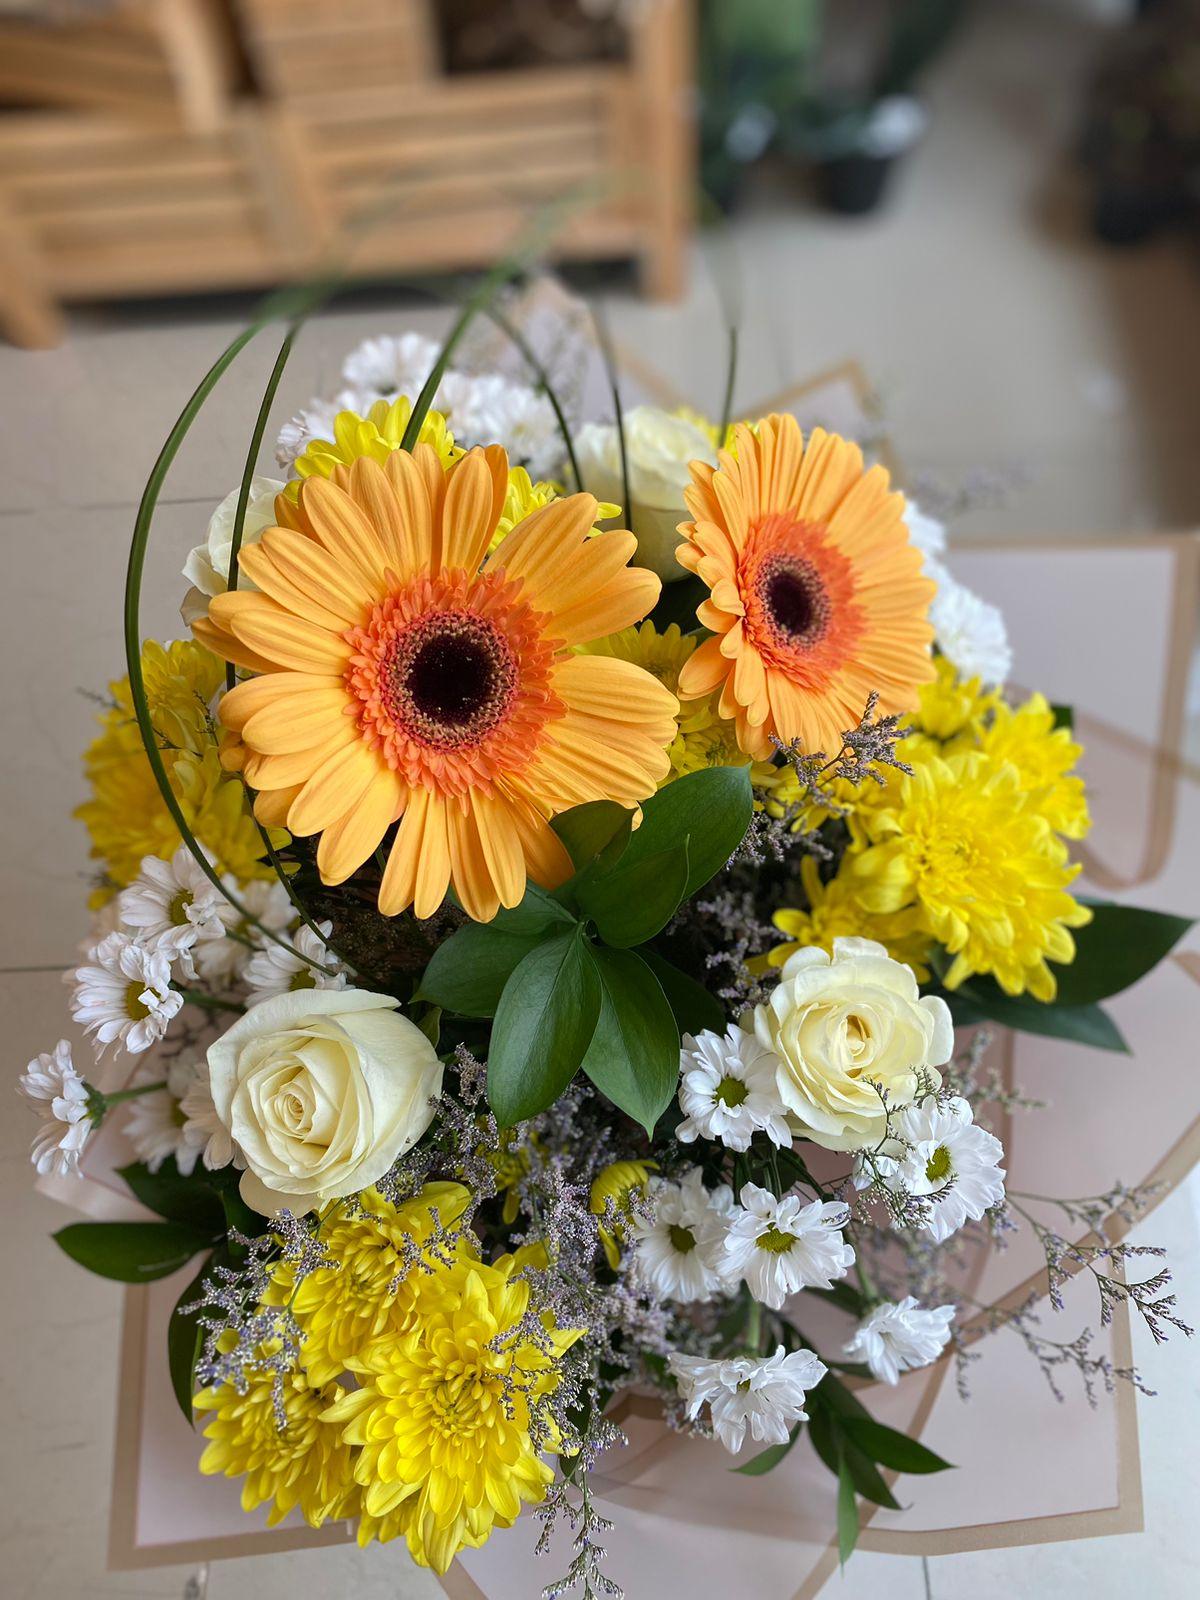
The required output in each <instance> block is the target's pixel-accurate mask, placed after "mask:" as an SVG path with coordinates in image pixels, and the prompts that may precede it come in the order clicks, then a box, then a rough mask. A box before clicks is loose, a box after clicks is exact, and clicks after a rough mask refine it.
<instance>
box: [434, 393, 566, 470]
mask: <svg viewBox="0 0 1200 1600" xmlns="http://www.w3.org/2000/svg"><path fill="white" fill-rule="evenodd" d="M456 377H457V379H458V383H457V387H456V388H454V389H453V390H451V388H450V385H449V378H450V374H447V382H446V384H444V385H443V387H444V388H446V390H447V398H448V401H449V404H448V406H447V416H448V417H449V419H450V421H451V425H452V427H453V428H454V435H455V438H456V439H457V440H458V441H459V443H460V444H463V445H467V446H470V445H475V444H482V445H487V444H494V443H495V442H496V441H497V440H501V441H503V443H504V447H505V449H506V450H507V451H508V457H509V461H510V462H511V463H512V465H513V466H518V467H524V468H525V469H526V470H527V471H528V472H529V474H530V476H531V477H533V478H535V479H536V478H545V477H549V476H550V475H552V474H553V472H554V471H555V469H556V468H557V467H558V466H559V464H560V462H561V461H562V455H563V446H562V435H561V434H560V433H559V431H558V423H557V420H556V419H555V416H554V409H553V407H552V406H551V404H550V402H549V401H548V400H547V399H546V397H545V395H541V394H538V393H537V392H536V391H535V390H533V389H531V388H529V386H528V385H527V384H523V383H511V382H510V381H509V380H508V379H507V378H502V377H500V375H499V374H498V373H482V374H480V375H478V376H468V375H466V374H457V375H456ZM439 393H440V391H439Z"/></svg>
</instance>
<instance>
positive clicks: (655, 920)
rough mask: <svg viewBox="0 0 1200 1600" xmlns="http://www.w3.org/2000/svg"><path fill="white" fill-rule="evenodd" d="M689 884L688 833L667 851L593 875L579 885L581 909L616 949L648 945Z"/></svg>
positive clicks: (604, 938)
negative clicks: (648, 941) (597, 875)
mask: <svg viewBox="0 0 1200 1600" xmlns="http://www.w3.org/2000/svg"><path fill="white" fill-rule="evenodd" d="M687 883H688V836H687V834H684V835H683V837H682V838H681V839H680V840H679V841H678V842H677V843H676V844H674V845H672V846H671V848H670V849H669V850H662V851H660V852H659V853H658V854H657V855H653V856H645V857H643V859H642V860H640V861H623V862H622V863H621V864H620V865H619V866H617V867H616V868H614V869H613V870H612V871H611V872H606V873H603V874H602V875H601V876H599V877H592V878H590V879H588V881H587V882H586V883H584V884H583V885H582V886H581V888H580V890H579V909H580V910H581V911H582V912H583V913H584V915H585V916H589V917H591V919H592V921H593V922H594V923H595V924H596V929H597V931H598V933H599V934H600V937H601V938H602V939H603V940H604V942H605V943H606V944H610V945H614V946H615V947H616V948H617V949H618V950H627V949H629V947H630V946H631V945H635V944H645V942H646V940H647V939H653V937H654V935H655V934H656V933H659V932H661V930H662V929H663V928H664V927H665V926H666V924H667V923H668V922H669V921H670V920H671V918H672V917H673V916H674V914H675V911H676V909H677V907H678V905H679V902H680V901H681V900H682V899H683V895H684V891H685V890H686V888H687Z"/></svg>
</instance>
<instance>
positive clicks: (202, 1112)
mask: <svg viewBox="0 0 1200 1600" xmlns="http://www.w3.org/2000/svg"><path fill="white" fill-rule="evenodd" d="M179 1110H180V1112H181V1113H182V1116H183V1119H184V1121H183V1131H184V1133H185V1135H186V1136H187V1139H188V1141H189V1143H191V1144H193V1145H195V1146H197V1147H198V1148H199V1150H200V1152H201V1160H202V1161H203V1163H204V1165H205V1167H206V1168H207V1169H208V1171H209V1172H215V1171H216V1170H217V1168H218V1167H227V1166H228V1165H229V1163H230V1162H231V1161H232V1160H233V1157H234V1149H233V1140H232V1139H231V1138H230V1135H229V1129H228V1128H227V1127H226V1126H225V1124H224V1123H223V1122H222V1121H221V1119H220V1117H219V1116H218V1115H217V1108H216V1106H215V1105H214V1104H213V1097H212V1085H211V1083H210V1081H209V1076H208V1062H207V1061H197V1062H196V1063H195V1070H194V1072H193V1076H192V1081H191V1083H189V1084H188V1086H187V1089H186V1091H185V1093H184V1096H183V1098H182V1100H181V1101H180V1102H179Z"/></svg>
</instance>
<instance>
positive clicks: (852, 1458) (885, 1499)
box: [834, 1423, 900, 1511]
mask: <svg viewBox="0 0 1200 1600" xmlns="http://www.w3.org/2000/svg"><path fill="white" fill-rule="evenodd" d="M834 1431H835V1432H836V1433H837V1435H838V1444H839V1448H840V1450H841V1452H842V1464H843V1466H845V1467H848V1468H849V1471H850V1477H851V1478H852V1480H853V1482H854V1487H855V1488H856V1489H857V1490H858V1492H859V1494H861V1495H862V1497H863V1499H864V1500H870V1501H871V1502H872V1503H873V1504H874V1505H877V1506H886V1507H887V1509H888V1510H889V1511H899V1510H900V1502H899V1500H897V1499H896V1497H895V1495H894V1494H893V1493H892V1491H891V1490H890V1489H889V1488H888V1486H887V1484H886V1483H884V1481H883V1478H882V1477H881V1476H880V1472H879V1468H878V1467H877V1466H876V1465H875V1463H874V1462H873V1461H872V1460H871V1459H870V1458H869V1457H868V1456H866V1455H864V1454H863V1452H862V1451H861V1450H860V1449H859V1448H858V1446H857V1445H856V1444H855V1443H854V1442H853V1440H852V1439H851V1437H850V1434H849V1431H848V1429H847V1427H846V1426H845V1424H844V1423H835V1425H834Z"/></svg>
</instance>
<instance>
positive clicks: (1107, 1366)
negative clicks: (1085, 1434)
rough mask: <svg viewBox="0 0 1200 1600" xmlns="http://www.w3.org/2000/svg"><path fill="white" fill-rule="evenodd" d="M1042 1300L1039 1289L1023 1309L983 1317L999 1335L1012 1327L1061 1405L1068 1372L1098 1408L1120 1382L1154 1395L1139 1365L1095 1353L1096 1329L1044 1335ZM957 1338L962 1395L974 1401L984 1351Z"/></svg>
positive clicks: (956, 1334) (987, 1310)
mask: <svg viewBox="0 0 1200 1600" xmlns="http://www.w3.org/2000/svg"><path fill="white" fill-rule="evenodd" d="M1040 1299H1041V1296H1040V1295H1039V1294H1038V1293H1037V1292H1036V1291H1035V1292H1034V1293H1033V1294H1031V1295H1029V1296H1028V1298H1027V1299H1025V1300H1023V1301H1022V1302H1021V1304H1020V1305H1018V1306H1010V1307H1007V1308H1002V1307H997V1306H990V1307H984V1308H982V1310H981V1315H982V1318H983V1327H984V1331H985V1332H987V1333H997V1332H999V1331H1000V1330H1001V1329H1002V1328H1010V1329H1011V1330H1012V1331H1013V1332H1014V1333H1015V1334H1016V1335H1017V1336H1018V1337H1019V1338H1020V1340H1021V1342H1022V1344H1023V1345H1024V1346H1025V1349H1026V1350H1027V1351H1028V1352H1029V1354H1030V1355H1031V1356H1032V1357H1033V1359H1034V1360H1035V1361H1036V1362H1037V1366H1038V1370H1039V1371H1040V1372H1041V1374H1042V1376H1043V1377H1044V1378H1045V1380H1046V1384H1047V1386H1048V1388H1049V1390H1050V1392H1051V1394H1052V1395H1053V1396H1054V1398H1055V1399H1056V1400H1057V1401H1059V1402H1060V1403H1062V1402H1063V1401H1064V1400H1065V1399H1066V1396H1065V1395H1064V1393H1063V1390H1062V1387H1061V1385H1060V1383H1059V1381H1058V1380H1059V1376H1060V1375H1061V1374H1062V1373H1063V1372H1066V1371H1074V1372H1076V1373H1077V1374H1078V1376H1079V1379H1080V1381H1081V1383H1082V1384H1083V1392H1084V1396H1085V1398H1086V1399H1087V1403H1088V1405H1089V1406H1091V1407H1092V1408H1093V1410H1094V1409H1095V1407H1096V1406H1097V1405H1098V1404H1099V1399H1100V1394H1101V1391H1103V1393H1105V1394H1112V1393H1113V1392H1114V1391H1115V1389H1116V1386H1117V1384H1118V1382H1123V1383H1131V1384H1132V1385H1133V1387H1134V1388H1135V1389H1137V1390H1138V1392H1139V1393H1140V1394H1144V1395H1153V1394H1154V1390H1153V1389H1149V1388H1147V1387H1146V1384H1145V1383H1144V1382H1143V1380H1142V1376H1141V1374H1140V1373H1139V1372H1138V1370H1137V1368H1136V1367H1132V1366H1130V1367H1118V1366H1114V1364H1113V1363H1112V1361H1111V1360H1110V1359H1109V1358H1108V1356H1106V1355H1104V1354H1103V1353H1102V1352H1101V1353H1099V1354H1097V1353H1096V1352H1094V1351H1093V1348H1092V1346H1093V1343H1094V1341H1095V1337H1096V1336H1095V1331H1094V1330H1093V1329H1092V1328H1084V1329H1083V1330H1082V1332H1081V1333H1079V1334H1078V1335H1077V1336H1076V1337H1075V1338H1074V1339H1067V1340H1059V1339H1048V1338H1047V1337H1046V1336H1045V1334H1043V1333H1042V1332H1041V1331H1040V1318H1039V1316H1038V1313H1037V1309H1036V1308H1037V1306H1038V1304H1039V1302H1040ZM951 1338H952V1340H953V1342H954V1351H955V1362H956V1368H957V1372H956V1382H957V1386H958V1392H959V1395H960V1396H961V1397H962V1398H963V1399H968V1398H969V1386H968V1383H967V1368H968V1365H969V1364H970V1363H971V1362H973V1361H976V1360H978V1359H979V1352H978V1351H975V1350H972V1349H970V1348H969V1347H968V1346H967V1345H966V1343H965V1342H964V1341H963V1338H962V1334H961V1332H960V1331H959V1330H957V1329H954V1330H952V1333H951Z"/></svg>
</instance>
